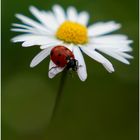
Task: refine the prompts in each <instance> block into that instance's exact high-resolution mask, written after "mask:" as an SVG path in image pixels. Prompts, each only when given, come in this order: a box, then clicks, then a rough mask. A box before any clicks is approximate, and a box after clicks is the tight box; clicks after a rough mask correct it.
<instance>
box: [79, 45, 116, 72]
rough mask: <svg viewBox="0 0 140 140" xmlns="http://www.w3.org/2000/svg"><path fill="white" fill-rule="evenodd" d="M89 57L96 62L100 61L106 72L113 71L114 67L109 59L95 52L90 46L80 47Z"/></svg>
mask: <svg viewBox="0 0 140 140" xmlns="http://www.w3.org/2000/svg"><path fill="white" fill-rule="evenodd" d="M81 49H82V50H83V51H84V52H85V53H86V54H87V55H88V56H89V57H91V58H93V59H94V60H96V61H97V62H99V63H101V64H102V65H103V66H104V67H105V68H106V70H107V71H108V72H110V73H111V72H114V68H113V66H112V64H111V62H110V61H109V60H107V59H106V58H105V57H104V56H102V55H101V54H99V53H98V52H96V51H95V50H92V48H89V47H83V48H81Z"/></svg>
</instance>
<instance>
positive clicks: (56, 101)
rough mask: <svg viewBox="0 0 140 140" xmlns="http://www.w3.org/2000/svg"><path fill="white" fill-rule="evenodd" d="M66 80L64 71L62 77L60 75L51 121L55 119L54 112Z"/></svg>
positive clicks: (65, 71)
mask: <svg viewBox="0 0 140 140" xmlns="http://www.w3.org/2000/svg"><path fill="white" fill-rule="evenodd" d="M66 78H67V70H66V69H65V70H64V71H63V72H62V75H61V79H60V84H59V88H58V91H57V94H56V98H55V102H54V107H53V111H52V117H51V120H52V119H53V118H54V117H55V115H56V110H57V108H58V107H59V102H60V99H61V96H62V93H63V90H64V86H65V83H66Z"/></svg>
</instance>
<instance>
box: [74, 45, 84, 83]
mask: <svg viewBox="0 0 140 140" xmlns="http://www.w3.org/2000/svg"><path fill="white" fill-rule="evenodd" d="M73 53H74V56H75V59H76V60H77V61H78V66H79V68H78V70H77V73H78V76H79V78H80V79H81V81H85V80H86V79H87V70H86V64H85V61H84V58H83V55H82V53H81V51H80V49H79V48H78V47H76V46H75V47H74V48H73Z"/></svg>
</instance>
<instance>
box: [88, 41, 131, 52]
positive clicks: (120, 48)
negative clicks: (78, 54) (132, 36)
mask: <svg viewBox="0 0 140 140" xmlns="http://www.w3.org/2000/svg"><path fill="white" fill-rule="evenodd" d="M87 46H88V47H91V48H93V49H97V50H99V49H100V50H101V49H107V50H111V51H117V52H131V51H132V48H131V47H130V46H129V45H128V44H124V43H120V44H119V43H118V44H117V43H110V44H103V43H95V44H94V43H91V44H87Z"/></svg>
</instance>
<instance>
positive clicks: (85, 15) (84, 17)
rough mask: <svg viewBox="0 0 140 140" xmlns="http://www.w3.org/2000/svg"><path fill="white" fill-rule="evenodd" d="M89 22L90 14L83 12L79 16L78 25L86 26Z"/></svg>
mask: <svg viewBox="0 0 140 140" xmlns="http://www.w3.org/2000/svg"><path fill="white" fill-rule="evenodd" d="M88 21H89V14H88V13H87V12H81V13H80V14H79V15H78V19H77V22H78V23H80V24H83V25H85V26H86V25H87V24H88Z"/></svg>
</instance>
